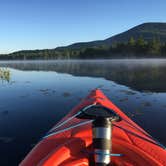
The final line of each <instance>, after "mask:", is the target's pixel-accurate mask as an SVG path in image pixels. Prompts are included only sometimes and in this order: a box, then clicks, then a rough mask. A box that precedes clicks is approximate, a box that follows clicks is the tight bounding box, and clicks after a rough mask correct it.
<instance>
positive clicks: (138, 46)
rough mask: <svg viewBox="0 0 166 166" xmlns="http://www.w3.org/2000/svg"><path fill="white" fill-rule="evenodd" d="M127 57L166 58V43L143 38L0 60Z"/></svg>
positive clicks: (24, 53)
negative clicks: (108, 44) (109, 44)
mask: <svg viewBox="0 0 166 166" xmlns="http://www.w3.org/2000/svg"><path fill="white" fill-rule="evenodd" d="M127 57H131V58H132V57H135V58H139V57H145V58H146V57H147V58H148V57H166V42H165V43H162V42H160V39H158V38H153V40H150V41H146V40H144V38H143V37H139V38H138V39H134V38H133V37H131V38H130V39H129V40H128V41H127V42H117V43H113V44H112V45H111V46H107V45H101V46H97V47H91V48H85V49H70V48H63V49H44V50H25V51H18V52H14V53H11V54H1V55H0V59H1V60H2V59H4V60H6V59H88V58H89V59H93V58H94V59H96V58H127Z"/></svg>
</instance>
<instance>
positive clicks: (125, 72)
mask: <svg viewBox="0 0 166 166" xmlns="http://www.w3.org/2000/svg"><path fill="white" fill-rule="evenodd" d="M0 69H3V70H8V71H9V75H8V77H3V78H6V79H2V78H1V77H0V147H1V148H0V160H1V161H2V165H4V166H5V165H18V163H19V162H20V161H21V160H22V159H23V158H24V157H25V155H26V154H27V153H28V152H29V150H30V149H31V148H32V147H33V146H34V145H35V144H36V143H37V142H38V140H39V139H40V138H41V137H42V136H44V134H45V133H46V132H47V131H48V130H49V129H50V128H51V127H52V126H53V125H54V124H55V123H56V122H57V121H59V120H60V119H61V118H62V117H63V116H64V115H66V114H67V113H68V112H69V111H70V110H71V109H72V108H73V107H74V106H75V105H76V104H78V103H79V102H80V101H81V99H82V98H84V97H85V96H86V95H88V93H89V92H90V91H91V90H92V89H94V88H100V89H101V90H103V92H104V93H105V94H106V95H107V96H108V97H109V98H110V99H111V100H112V101H113V102H114V103H115V104H116V105H117V106H118V107H120V108H121V109H122V110H123V111H124V112H125V113H126V114H127V115H128V116H129V117H130V118H132V119H133V120H134V121H135V122H136V123H138V124H139V125H140V126H141V127H143V128H144V129H145V130H146V131H147V132H149V133H150V134H151V135H152V136H153V137H155V138H156V139H158V140H159V141H160V142H161V143H163V144H165V145H166V133H165V132H164V131H165V126H166V122H165V118H166V102H165V101H166V84H165V82H166V74H165V72H166V60H164V59H123V60H120V59H119V60H59V61H1V62H0ZM16 152H17V153H16ZM9 158H10V160H9Z"/></svg>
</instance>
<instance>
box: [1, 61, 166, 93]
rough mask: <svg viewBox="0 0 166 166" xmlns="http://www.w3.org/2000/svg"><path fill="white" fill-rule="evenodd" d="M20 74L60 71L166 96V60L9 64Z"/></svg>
mask: <svg viewBox="0 0 166 166" xmlns="http://www.w3.org/2000/svg"><path fill="white" fill-rule="evenodd" d="M0 66H5V67H6V66H7V67H12V68H15V69H20V70H30V71H31V70H35V71H56V72H58V73H69V74H72V75H74V76H89V77H103V78H105V79H107V80H111V81H115V82H116V83H118V84H122V85H126V86H128V87H130V88H132V89H135V90H139V91H151V92H166V86H165V82H166V74H165V71H166V60H162V59H146V60H88V61H85V60H84V61H81V60H68V61H37V62H34V61H24V62H19V61H17V62H12V63H11V62H10V63H8V62H6V63H1V64H0Z"/></svg>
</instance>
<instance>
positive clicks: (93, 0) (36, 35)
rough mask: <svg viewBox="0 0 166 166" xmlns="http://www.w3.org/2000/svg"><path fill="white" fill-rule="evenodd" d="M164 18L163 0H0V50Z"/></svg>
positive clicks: (104, 34)
mask: <svg viewBox="0 0 166 166" xmlns="http://www.w3.org/2000/svg"><path fill="white" fill-rule="evenodd" d="M144 22H166V1H165V0H0V53H8V52H12V51H16V50H22V49H42V48H55V47H57V46H62V45H68V44H71V43H73V42H80V41H91V40H100V39H105V38H108V37H110V36H112V35H115V34H117V33H120V32H123V31H125V30H127V29H129V28H131V27H133V26H136V25H138V24H141V23H144Z"/></svg>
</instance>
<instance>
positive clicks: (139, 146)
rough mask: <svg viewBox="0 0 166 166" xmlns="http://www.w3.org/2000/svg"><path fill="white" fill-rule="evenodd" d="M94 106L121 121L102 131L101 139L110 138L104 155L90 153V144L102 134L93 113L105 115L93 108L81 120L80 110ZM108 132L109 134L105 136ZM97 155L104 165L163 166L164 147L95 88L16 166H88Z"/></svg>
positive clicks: (165, 158)
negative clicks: (89, 113) (105, 160)
mask: <svg viewBox="0 0 166 166" xmlns="http://www.w3.org/2000/svg"><path fill="white" fill-rule="evenodd" d="M98 106H99V108H100V107H102V108H104V109H106V110H107V109H108V110H112V111H113V112H114V113H112V114H111V115H110V112H109V111H108V110H107V111H108V112H107V113H108V114H109V115H108V116H112V115H114V116H115V115H117V116H118V117H120V119H121V120H120V121H117V120H112V121H111V128H109V130H105V131H107V135H106V136H105V137H108V135H109V137H111V138H110V141H111V142H110V144H111V145H110V146H107V147H109V148H110V149H109V150H108V153H107V151H106V153H103V150H102V151H100V150H94V147H95V146H96V147H98V146H99V144H100V143H95V145H94V140H95V141H96V138H95V139H94V133H95V135H98V134H96V133H97V132H100V133H104V130H102V131H97V130H96V129H95V127H94V117H95V118H96V115H97V114H100V116H101V114H102V116H105V115H103V112H102V109H98V108H97V112H98V113H95V112H93V111H92V109H91V110H90V111H91V116H93V118H89V117H88V118H87V117H86V118H82V117H81V116H82V115H81V114H82V112H83V111H85V110H86V111H87V110H88V109H90V107H92V108H93V109H94V107H95V108H96V107H98ZM99 110H100V111H99ZM88 116H89V115H88ZM107 118H108V117H107ZM109 118H110V117H109ZM92 124H93V125H92ZM97 124H101V123H97ZM104 124H105V122H104ZM99 126H101V125H99ZM92 128H93V132H92ZM99 129H101V128H99ZM111 129H112V133H110V134H108V132H109V131H111ZM94 130H95V132H94ZM104 139H105V138H104ZM108 140H109V139H108ZM99 142H100V141H99ZM97 155H98V156H99V157H101V156H102V157H103V155H104V158H107V159H108V158H110V159H109V160H108V162H110V161H111V163H110V164H111V165H117V166H142V165H147V166H166V150H165V149H164V147H163V146H162V145H161V144H159V143H158V142H157V141H155V140H154V139H153V138H152V137H151V136H150V135H149V134H148V133H147V132H145V131H144V130H143V129H142V128H141V127H139V126H138V125H137V124H136V123H134V122H133V121H132V120H131V119H130V118H129V117H127V116H126V115H125V114H124V113H123V112H122V111H121V110H120V109H119V108H118V107H117V106H115V105H114V104H113V103H112V102H111V101H110V100H109V99H108V98H107V97H106V96H105V95H104V94H103V93H102V92H101V91H100V90H99V89H96V90H94V91H92V92H91V93H90V94H89V95H88V96H87V97H86V98H85V99H84V100H83V101H82V102H81V103H80V104H79V105H78V106H76V107H75V108H74V109H73V110H72V111H70V112H69V113H68V114H67V115H66V116H65V117H64V118H63V119H62V120H61V121H60V122H59V123H58V124H56V125H55V126H54V127H53V128H52V129H51V130H50V131H49V132H48V133H47V135H46V136H45V137H43V139H42V140H41V141H40V142H39V143H38V144H37V145H36V146H35V147H34V148H33V149H32V151H31V152H30V153H29V154H28V155H27V156H26V158H25V159H24V160H23V161H22V162H21V163H20V166H88V165H93V162H94V160H95V159H94V156H97ZM105 156H107V157H105ZM107 164H108V163H107ZM96 165H97V164H96ZM98 165H99V163H98ZM100 165H101V164H100Z"/></svg>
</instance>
